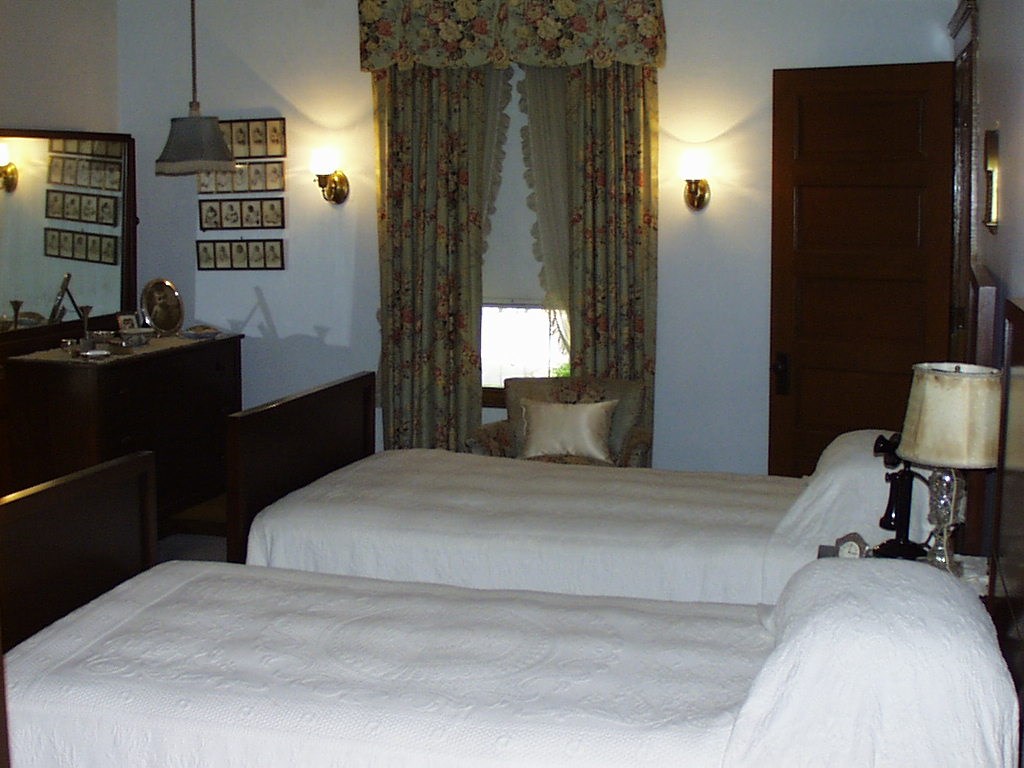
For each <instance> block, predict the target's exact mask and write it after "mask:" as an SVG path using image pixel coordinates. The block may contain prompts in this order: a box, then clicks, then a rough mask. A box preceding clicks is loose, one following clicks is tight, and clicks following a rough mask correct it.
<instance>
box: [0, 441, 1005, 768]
mask: <svg viewBox="0 0 1024 768" xmlns="http://www.w3.org/2000/svg"><path fill="white" fill-rule="evenodd" d="M120 461H121V462H122V464H121V465H120V471H119V473H118V474H117V475H115V476H113V477H111V476H110V471H111V467H109V466H107V465H101V466H99V467H95V468H92V469H90V470H87V471H85V472H84V473H78V475H76V476H72V477H69V478H65V479H62V480H60V481H56V482H55V483H52V484H49V485H48V486H41V487H38V488H35V489H30V490H29V491H27V492H25V493H23V494H20V495H18V496H17V497H7V498H5V499H3V500H2V502H0V534H2V535H3V540H4V541H6V542H8V543H9V545H10V546H12V547H16V546H18V545H19V543H20V542H19V541H18V538H17V537H18V536H19V534H17V532H16V531H17V529H14V530H11V531H9V530H8V525H7V524H8V521H10V520H24V519H25V517H26V516H31V517H38V518H39V519H41V520H42V521H46V520H48V519H49V516H50V514H52V513H53V512H56V511H58V509H59V508H60V507H62V506H63V505H64V504H65V503H66V500H67V498H68V493H71V494H72V495H75V493H77V492H76V491H74V490H73V489H74V488H75V486H77V485H78V484H80V483H82V482H86V483H88V484H89V489H88V495H89V496H90V498H92V499H94V500H96V501H102V502H105V503H102V504H97V505H93V506H91V507H90V511H88V512H87V513H84V514H85V515H86V522H90V521H93V520H92V518H93V516H95V517H96V518H97V519H96V520H95V522H97V523H98V524H101V525H107V524H110V523H112V522H114V521H115V520H116V519H117V518H119V517H120V518H121V519H122V522H123V524H124V526H125V527H127V528H130V529H132V530H135V531H140V532H141V531H145V530H148V528H149V526H150V525H151V523H152V507H151V506H149V507H147V505H146V504H145V503H141V504H140V499H142V500H143V501H144V500H145V499H146V498H148V497H149V492H148V491H146V490H145V488H143V489H142V491H141V493H136V492H132V493H129V494H125V493H121V492H119V493H112V492H111V491H112V490H113V489H115V488H116V487H117V486H118V485H119V484H122V483H121V481H122V480H123V479H124V469H125V467H126V466H128V467H131V466H136V467H137V469H138V471H135V472H132V473H131V474H130V476H131V477H136V478H140V479H141V480H142V481H145V480H146V478H147V477H148V478H149V481H148V482H150V483H151V481H152V477H151V475H148V474H147V473H148V469H147V467H151V457H150V456H148V455H146V454H142V455H138V456H133V457H129V458H127V459H122V460H120ZM115 469H116V468H115ZM107 480H110V481H111V482H107ZM144 485H145V482H143V486H144ZM54 493H56V494H57V495H56V496H54ZM23 530H24V529H23ZM60 534H61V531H60V530H59V529H58V530H54V531H52V532H51V535H50V539H51V541H53V542H54V545H55V546H54V550H53V553H52V555H51V556H50V557H48V558H47V563H36V564H33V563H31V562H29V561H24V560H23V561H21V562H20V563H19V565H18V568H17V569H14V570H19V569H20V570H24V571H25V573H23V574H21V576H22V578H21V579H20V581H19V583H20V584H22V585H25V586H27V587H31V585H32V584H33V583H34V579H33V574H34V572H35V571H36V569H37V568H38V567H44V568H50V567H51V565H52V564H53V563H56V562H61V563H64V564H65V565H67V564H69V563H75V562H77V561H78V560H79V559H80V558H81V557H85V558H86V559H87V560H88V559H89V558H91V557H92V556H93V555H94V554H95V553H94V552H92V551H91V550H93V549H95V547H94V546H92V545H89V544H88V543H87V542H84V541H83V540H82V538H81V537H75V538H72V539H71V540H69V541H64V540H63V538H62V537H61V535H60ZM109 545H110V547H109V548H110V550H111V552H110V555H109V557H110V561H111V562H138V563H142V564H145V563H146V562H147V558H148V557H149V556H150V554H151V553H150V552H149V550H148V544H147V542H146V537H145V536H140V537H138V538H137V539H136V541H135V546H134V547H133V546H131V543H130V542H129V541H128V539H127V538H125V537H119V538H114V539H112V540H110V542H109ZM58 553H59V554H58ZM20 598H21V604H22V605H23V606H24V605H30V604H32V603H33V602H34V601H40V600H41V601H43V602H45V601H46V599H47V594H45V593H44V594H40V593H39V591H38V590H35V591H33V590H31V589H29V590H28V591H27V593H26V594H24V595H21V596H20ZM5 608H6V605H5ZM9 620H13V619H12V617H11V615H10V614H8V613H5V614H4V616H3V621H4V630H5V631H6V628H7V625H8V621H9ZM44 623H45V619H44ZM22 626H23V627H24V626H25V624H24V623H23V624H22ZM5 663H6V676H7V702H8V717H9V734H10V740H11V748H12V761H13V764H14V765H15V766H18V767H19V768H31V767H32V766H41V767H42V766H45V767H46V768H56V767H58V766H75V768H88V767H90V766H103V767H104V768H106V767H107V766H111V765H132V766H218V767H220V766H226V767H228V768H232V767H234V766H238V767H239V768H240V767H241V766H245V768H261V767H262V766H267V767H268V768H269V767H270V766H274V767H275V768H277V767H279V766H282V765H302V766H304V768H319V767H320V766H324V767H326V766H339V765H344V766H355V767H357V768H358V766H381V765H388V766H402V765H410V766H486V765H494V766H497V765H501V766H511V765H520V766H541V765H560V766H588V767H589V766H602V765H605V766H622V765H631V766H633V765H636V766H641V765H680V764H683V765H688V766H751V765H780V764H785V765H791V766H801V765H807V766H811V765H850V764H856V765H872V764H874V765H894V766H896V765H899V766H905V765H923V764H928V765H986V766H1011V765H1015V764H1016V763H1015V760H1016V751H1017V748H1018V740H1017V722H1018V721H1017V702H1016V695H1015V692H1014V689H1013V684H1012V681H1011V679H1010V675H1009V673H1008V671H1007V668H1006V665H1005V663H1004V661H1003V659H1002V657H1001V656H1000V653H999V646H998V642H997V638H996V634H995V631H994V629H993V625H992V622H991V621H990V620H989V618H988V616H987V615H986V613H985V610H984V608H983V606H982V603H981V601H980V600H979V599H978V595H977V593H976V592H974V591H972V590H971V589H970V588H968V587H967V586H966V585H965V583H963V582H961V581H959V580H956V579H954V578H953V577H951V576H949V575H948V574H946V573H944V572H941V571H938V570H936V569H934V568H930V567H928V566H925V565H922V564H919V563H909V562H903V561H887V560H870V559H869V560H842V559H836V558H830V559H823V560H818V561H815V562H812V563H810V564H808V565H807V566H805V567H804V568H802V569H801V570H800V571H798V573H797V574H795V575H794V577H792V578H791V579H790V580H789V582H788V583H787V585H786V587H785V589H784V590H783V591H782V594H781V596H780V599H779V602H778V604H777V605H775V606H774V607H770V608H769V607H767V606H763V605H761V606H758V605H735V604H734V605H727V604H721V603H682V602H671V601H657V600H644V599H638V598H621V597H586V596H577V595H566V594H555V593H548V592H526V591H515V590H475V589H467V588H463V587H456V586H449V585H438V584H423V583H411V582H396V581H384V580H377V579H364V578H359V577H352V576H338V575H332V574H317V573H310V572H304V571H295V570H288V569H277V568H261V567H253V566H247V565H241V564H232V563H200V562H172V563H164V564H161V565H157V566H155V567H153V568H150V569H148V570H144V571H143V572H142V573H141V574H140V575H139V576H136V577H134V578H132V579H130V580H128V581H126V582H124V583H123V584H121V585H120V586H118V587H116V588H114V589H113V590H111V591H108V592H105V593H104V594H102V595H101V596H99V597H98V598H97V599H95V600H93V601H92V602H89V603H87V604H86V605H84V606H83V607H81V608H79V609H77V610H75V611H73V612H72V613H71V614H69V615H68V616H66V617H64V618H62V619H59V620H58V621H56V623H54V624H52V625H50V626H49V627H46V628H45V629H42V630H41V631H39V632H38V633H36V634H34V635H32V636H31V637H29V638H28V639H27V640H24V641H22V642H20V643H19V644H17V645H16V646H15V647H14V648H13V649H12V650H10V651H9V652H8V653H7V654H6V657H5Z"/></svg>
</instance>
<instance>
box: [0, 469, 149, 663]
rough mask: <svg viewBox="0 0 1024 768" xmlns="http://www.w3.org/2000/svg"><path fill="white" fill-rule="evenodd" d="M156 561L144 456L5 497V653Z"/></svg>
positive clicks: (1, 565)
mask: <svg viewBox="0 0 1024 768" xmlns="http://www.w3.org/2000/svg"><path fill="white" fill-rule="evenodd" d="M155 562H156V470H155V464H154V462H153V454H152V453H151V452H149V451H142V452H139V453H135V454H131V455H129V456H122V457H121V458H119V459H113V460H111V461H107V462H104V463H103V464H97V465H96V466H93V467H90V468H88V469H84V470H82V471H80V472H75V473H73V474H70V475H65V476H64V477H60V478H57V479H56V480H51V481H49V482H46V483H41V484H40V485H36V486H33V487H32V488H28V489H26V490H23V491H17V492H16V493H12V494H9V495H7V496H4V497H3V498H0V635H2V637H3V649H4V650H5V651H6V650H7V649H8V648H11V647H12V646H14V645H17V644H18V643H19V642H21V641H22V640H24V639H25V638H27V637H29V636H30V635H33V634H35V633H36V632H38V631H39V630H40V629H42V628H43V627H45V626H47V625H49V624H51V623H53V622H54V621H56V620H57V619H59V618H60V617H61V616H63V615H65V614H66V613H69V612H70V611H72V610H74V609H75V608H78V607H79V606H81V605H84V604H85V603H87V602H89V601H90V600H92V599H93V598H95V597H98V596H99V595H101V594H103V593H104V592H106V591H108V590H110V589H112V588H113V587H115V586H117V585H118V584H120V583H121V582H122V581H124V580H125V579H128V578H130V577H132V576H134V575H135V574H137V573H139V572H141V571H143V570H145V569H147V568H149V567H150V566H152V565H153V564H154V563H155Z"/></svg>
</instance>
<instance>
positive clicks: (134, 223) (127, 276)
mask: <svg viewBox="0 0 1024 768" xmlns="http://www.w3.org/2000/svg"><path fill="white" fill-rule="evenodd" d="M69 137H70V138H77V139H84V140H93V141H122V142H124V144H125V160H124V163H125V164H124V198H123V200H122V206H123V213H122V217H121V218H122V225H121V230H122V231H121V238H122V243H123V246H124V247H123V249H122V253H121V310H120V312H119V313H117V312H115V313H112V314H108V315H97V316H95V317H92V316H90V317H89V327H90V329H93V330H114V329H116V328H117V315H118V314H123V313H134V312H135V311H136V309H137V307H138V303H137V302H138V297H137V286H136V281H137V276H138V264H137V256H138V254H137V240H136V237H137V232H136V230H137V228H138V224H139V219H138V209H137V207H136V206H137V199H136V193H135V139H134V138H133V137H132V136H131V135H130V134H127V133H105V132H97V131H73V130H68V131H61V130H38V129H32V128H0V139H4V138H26V139H66V138H69ZM81 333H82V321H81V320H79V319H77V318H76V319H74V320H65V321H63V322H60V323H54V324H53V325H40V326H35V327H33V328H19V329H18V330H15V331H5V332H4V333H0V361H2V360H3V359H6V358H7V357H10V356H12V355H20V354H26V353H28V352H32V351H35V350H37V349H46V348H48V347H52V346H56V344H57V342H58V341H59V340H60V339H61V338H64V337H71V336H75V335H80V334H81Z"/></svg>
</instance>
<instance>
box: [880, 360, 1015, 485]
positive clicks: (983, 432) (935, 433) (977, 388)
mask: <svg viewBox="0 0 1024 768" xmlns="http://www.w3.org/2000/svg"><path fill="white" fill-rule="evenodd" d="M1001 401H1002V377H1001V372H1000V371H999V370H997V369H996V368H986V367H984V366H981V365H968V364H965V363H919V364H917V365H915V366H914V380H913V382H912V384H911V385H910V398H909V400H908V402H907V415H906V418H905V419H904V421H903V434H902V438H901V439H900V445H899V448H897V449H896V453H897V454H898V455H899V457H900V458H901V459H904V460H905V461H909V462H910V463H912V464H917V465H919V466H925V467H941V468H947V467H948V468H952V469H985V468H988V467H994V466H995V465H996V459H997V458H998V452H999V410H1000V404H1001Z"/></svg>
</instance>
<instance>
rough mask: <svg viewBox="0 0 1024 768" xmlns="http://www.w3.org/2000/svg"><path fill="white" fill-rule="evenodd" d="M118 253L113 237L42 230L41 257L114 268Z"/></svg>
mask: <svg viewBox="0 0 1024 768" xmlns="http://www.w3.org/2000/svg"><path fill="white" fill-rule="evenodd" d="M118 253H120V251H119V250H118V239H117V238H116V237H114V236H113V235H103V234H99V233H97V232H80V231H73V230H69V229H58V228H56V227H46V228H44V229H43V255H44V256H49V257H50V258H55V259H69V260H71V261H91V262H95V263H96V264H107V265H110V266H116V265H117V262H118V258H117V255H118Z"/></svg>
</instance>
